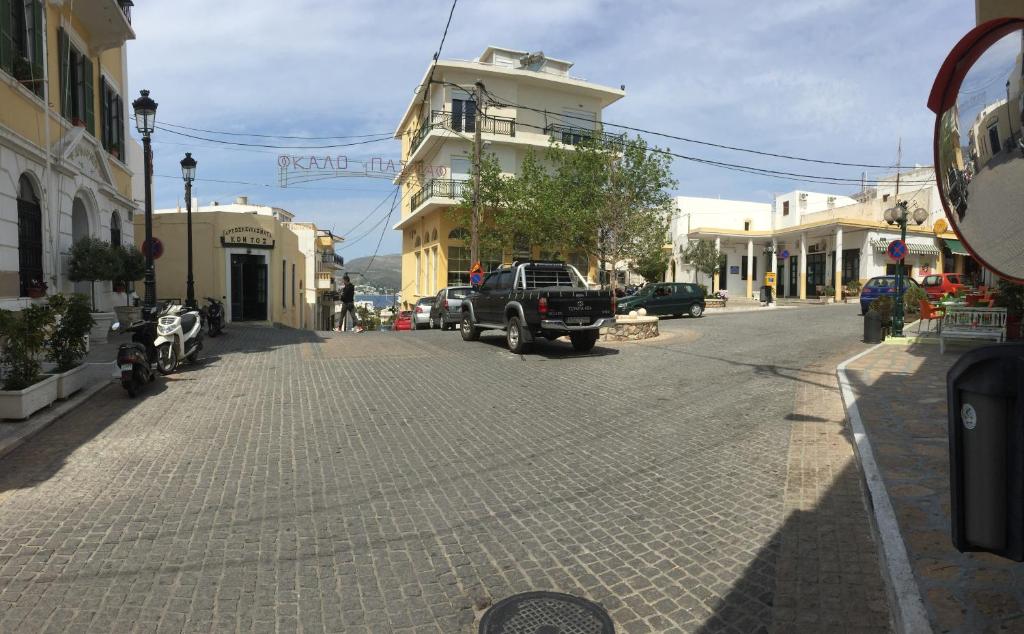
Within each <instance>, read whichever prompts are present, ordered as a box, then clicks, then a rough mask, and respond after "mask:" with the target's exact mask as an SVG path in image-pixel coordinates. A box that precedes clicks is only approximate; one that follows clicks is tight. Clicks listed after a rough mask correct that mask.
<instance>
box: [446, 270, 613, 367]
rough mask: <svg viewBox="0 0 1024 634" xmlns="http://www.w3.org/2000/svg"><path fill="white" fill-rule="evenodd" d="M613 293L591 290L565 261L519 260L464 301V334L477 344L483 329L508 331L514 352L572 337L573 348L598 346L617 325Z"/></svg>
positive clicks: (490, 275)
mask: <svg viewBox="0 0 1024 634" xmlns="http://www.w3.org/2000/svg"><path fill="white" fill-rule="evenodd" d="M614 307H615V304H614V300H613V299H612V295H611V292H610V291H603V290H592V289H590V288H589V287H588V285H587V281H586V280H585V279H583V278H582V277H581V276H580V274H579V273H578V272H577V271H576V269H574V268H573V267H571V266H569V265H567V264H564V263H562V262H547V261H545V262H541V261H530V262H517V263H515V264H513V265H512V266H508V267H505V266H503V267H501V268H499V269H496V270H494V271H491V272H490V273H488V275H487V277H486V278H484V281H483V284H481V285H480V287H479V288H478V289H475V290H474V291H473V292H472V293H470V295H469V296H468V297H466V299H465V300H464V301H463V302H462V319H461V326H460V330H461V331H462V338H463V340H465V341H475V340H477V339H478V338H479V337H480V332H481V331H483V330H503V331H505V341H506V343H507V344H508V348H509V350H511V351H512V352H514V353H516V354H524V353H526V352H527V351H528V350H529V348H530V346H531V345H532V343H533V342H534V341H536V340H537V339H538V338H540V337H542V338H544V339H548V340H554V339H557V338H559V337H562V336H565V335H569V341H571V342H572V347H573V348H574V349H575V350H577V351H579V352H585V351H587V350H590V349H591V348H593V347H594V344H595V343H597V338H598V335H599V333H600V329H601V327H602V326H614V325H615V315H614Z"/></svg>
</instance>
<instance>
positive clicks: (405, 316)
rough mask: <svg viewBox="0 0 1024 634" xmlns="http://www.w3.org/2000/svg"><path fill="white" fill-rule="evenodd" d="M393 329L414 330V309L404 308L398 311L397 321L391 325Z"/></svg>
mask: <svg viewBox="0 0 1024 634" xmlns="http://www.w3.org/2000/svg"><path fill="white" fill-rule="evenodd" d="M391 329H392V330H412V329H413V326H412V311H411V310H403V311H402V312H400V313H398V316H397V317H395V323H394V324H393V325H392V327H391Z"/></svg>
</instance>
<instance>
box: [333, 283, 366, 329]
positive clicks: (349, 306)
mask: <svg viewBox="0 0 1024 634" xmlns="http://www.w3.org/2000/svg"><path fill="white" fill-rule="evenodd" d="M341 279H342V281H343V282H344V284H343V285H342V287H341V316H340V317H339V318H338V327H337V328H335V330H337V331H339V332H344V331H345V322H346V318H347V316H348V315H352V324H353V326H354V328H355V330H356V332H362V330H363V328H362V326H360V325H359V314H358V313H356V304H355V301H356V287H355V286H353V285H352V281H351V280H350V279H349V277H348V276H347V275H345V276H343V277H342V278H341Z"/></svg>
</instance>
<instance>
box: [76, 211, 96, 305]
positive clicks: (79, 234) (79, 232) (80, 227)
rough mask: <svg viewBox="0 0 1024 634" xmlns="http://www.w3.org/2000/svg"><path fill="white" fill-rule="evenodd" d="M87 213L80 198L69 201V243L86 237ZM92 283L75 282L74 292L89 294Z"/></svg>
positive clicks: (88, 233)
mask: <svg viewBox="0 0 1024 634" xmlns="http://www.w3.org/2000/svg"><path fill="white" fill-rule="evenodd" d="M89 235H90V231H89V213H88V212H87V211H86V210H85V203H84V202H82V199H81V198H75V200H74V202H72V203H71V244H76V243H78V241H80V240H82V239H83V238H88V237H89ZM91 290H92V284H90V283H89V282H75V292H76V293H82V294H84V295H90V297H91V294H90V291H91Z"/></svg>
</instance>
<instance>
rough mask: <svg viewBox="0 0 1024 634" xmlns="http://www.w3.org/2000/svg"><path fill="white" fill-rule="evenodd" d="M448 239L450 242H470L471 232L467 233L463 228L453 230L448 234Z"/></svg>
mask: <svg viewBox="0 0 1024 634" xmlns="http://www.w3.org/2000/svg"><path fill="white" fill-rule="evenodd" d="M448 239H449V240H469V232H468V231H466V230H465V229H463V228H462V227H458V228H455V229H452V230H451V231H450V232H448Z"/></svg>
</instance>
